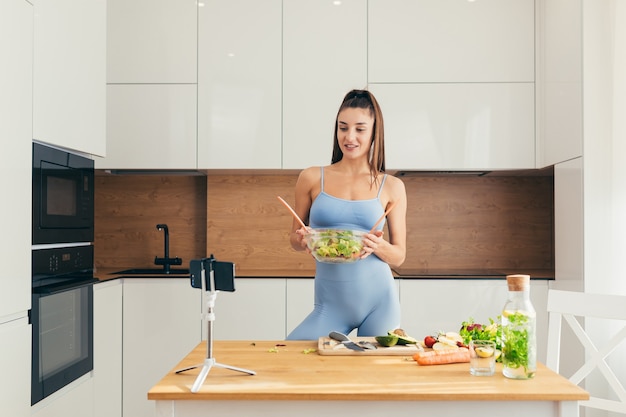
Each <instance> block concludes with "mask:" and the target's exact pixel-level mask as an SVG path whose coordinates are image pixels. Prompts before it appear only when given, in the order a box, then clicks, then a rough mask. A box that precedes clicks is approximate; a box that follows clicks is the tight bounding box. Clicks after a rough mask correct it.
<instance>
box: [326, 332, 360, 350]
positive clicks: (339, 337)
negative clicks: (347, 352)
mask: <svg viewBox="0 0 626 417" xmlns="http://www.w3.org/2000/svg"><path fill="white" fill-rule="evenodd" d="M328 337H330V338H331V339H333V340H336V341H338V342H341V344H342V345H344V346H345V347H347V348H348V349H352V350H358V351H360V352H362V351H364V350H365V349H364V348H362V347H361V346H359V345H357V344H356V343H354V342H353V341H352V340H350V338H349V337H348V336H346V335H345V334H343V333H340V332H334V331H333V332H330V333H329V334H328Z"/></svg>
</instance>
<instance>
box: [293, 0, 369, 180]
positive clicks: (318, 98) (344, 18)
mask: <svg viewBox="0 0 626 417" xmlns="http://www.w3.org/2000/svg"><path fill="white" fill-rule="evenodd" d="M367 42H368V40H367V1H365V0H344V1H341V2H331V1H324V2H315V1H313V2H303V1H301V0H285V1H283V132H282V133H283V145H282V152H283V155H282V167H283V168H285V169H302V168H306V167H309V166H317V165H327V164H329V163H330V161H331V156H332V149H333V133H334V132H333V129H334V124H335V117H336V115H337V110H338V109H339V105H340V104H341V100H342V99H343V97H344V95H345V94H346V93H347V92H348V91H349V90H351V89H355V88H357V89H362V88H366V87H367V71H368V67H367Z"/></svg>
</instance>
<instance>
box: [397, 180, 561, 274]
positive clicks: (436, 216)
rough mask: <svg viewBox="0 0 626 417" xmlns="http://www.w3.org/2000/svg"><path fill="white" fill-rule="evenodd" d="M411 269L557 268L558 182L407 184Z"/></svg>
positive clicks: (475, 181)
mask: <svg viewBox="0 0 626 417" xmlns="http://www.w3.org/2000/svg"><path fill="white" fill-rule="evenodd" d="M404 181H405V184H406V187H407V198H408V207H409V210H408V213H407V234H408V237H407V260H406V262H405V264H404V265H403V268H410V269H431V270H432V269H477V270H482V269H505V270H511V269H513V270H515V269H521V270H532V269H553V268H554V237H553V235H554V214H553V213H554V203H553V188H554V187H553V179H552V177H549V176H536V177H498V176H494V177H446V176H440V177H437V176H435V177H415V178H406V179H405V180H404Z"/></svg>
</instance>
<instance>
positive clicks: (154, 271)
mask: <svg viewBox="0 0 626 417" xmlns="http://www.w3.org/2000/svg"><path fill="white" fill-rule="evenodd" d="M113 274H115V275H188V274H189V269H186V268H170V271H169V273H166V272H165V270H164V269H163V268H136V269H125V270H123V271H117V272H113Z"/></svg>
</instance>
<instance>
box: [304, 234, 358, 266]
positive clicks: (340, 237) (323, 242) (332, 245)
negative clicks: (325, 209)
mask: <svg viewBox="0 0 626 417" xmlns="http://www.w3.org/2000/svg"><path fill="white" fill-rule="evenodd" d="M366 234H367V232H363V231H359V230H346V229H309V232H308V233H307V234H305V235H304V239H305V241H306V244H307V246H308V248H309V250H310V251H311V254H312V255H313V257H314V258H315V259H317V260H318V261H319V262H324V263H332V264H341V263H350V262H356V261H358V260H359V259H361V255H362V254H363V237H364V236H365V235H366Z"/></svg>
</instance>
